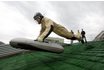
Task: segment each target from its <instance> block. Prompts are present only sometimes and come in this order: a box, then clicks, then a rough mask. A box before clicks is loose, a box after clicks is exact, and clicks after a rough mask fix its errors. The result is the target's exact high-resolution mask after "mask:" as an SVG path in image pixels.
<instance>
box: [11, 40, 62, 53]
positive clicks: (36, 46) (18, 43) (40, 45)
mask: <svg viewBox="0 0 104 70" xmlns="http://www.w3.org/2000/svg"><path fill="white" fill-rule="evenodd" d="M10 45H11V46H13V47H14V48H21V49H27V50H43V51H49V52H56V53H61V52H63V51H64V48H63V47H62V46H61V45H60V44H56V43H45V42H38V41H34V40H31V39H26V38H15V39H12V40H11V41H10Z"/></svg>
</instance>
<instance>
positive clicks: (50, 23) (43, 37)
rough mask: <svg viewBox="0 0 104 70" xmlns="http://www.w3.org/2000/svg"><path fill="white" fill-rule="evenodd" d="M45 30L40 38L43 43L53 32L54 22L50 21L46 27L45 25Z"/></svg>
mask: <svg viewBox="0 0 104 70" xmlns="http://www.w3.org/2000/svg"><path fill="white" fill-rule="evenodd" d="M45 27H46V28H45V30H44V31H43V32H42V33H41V34H40V36H39V37H38V41H43V40H44V39H45V38H46V37H47V35H49V34H50V31H51V27H52V22H51V21H49V22H48V23H47V24H46V25H45Z"/></svg>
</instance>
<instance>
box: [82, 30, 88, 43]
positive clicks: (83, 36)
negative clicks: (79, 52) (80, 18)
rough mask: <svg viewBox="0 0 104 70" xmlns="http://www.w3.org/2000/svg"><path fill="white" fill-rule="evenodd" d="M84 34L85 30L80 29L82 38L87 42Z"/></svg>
mask: <svg viewBox="0 0 104 70" xmlns="http://www.w3.org/2000/svg"><path fill="white" fill-rule="evenodd" d="M85 34H86V33H85V31H83V29H82V31H81V35H82V39H83V40H84V41H85V42H86V43H87V40H86V36H85Z"/></svg>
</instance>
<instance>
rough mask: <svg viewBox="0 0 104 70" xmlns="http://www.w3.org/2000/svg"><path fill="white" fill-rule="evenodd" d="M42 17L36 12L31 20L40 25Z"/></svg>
mask: <svg viewBox="0 0 104 70" xmlns="http://www.w3.org/2000/svg"><path fill="white" fill-rule="evenodd" d="M43 17H44V16H43V15H42V14H41V13H40V12H38V13H36V14H35V15H34V17H33V18H34V20H36V21H37V22H38V23H39V24H40V23H41V20H42V18H43Z"/></svg>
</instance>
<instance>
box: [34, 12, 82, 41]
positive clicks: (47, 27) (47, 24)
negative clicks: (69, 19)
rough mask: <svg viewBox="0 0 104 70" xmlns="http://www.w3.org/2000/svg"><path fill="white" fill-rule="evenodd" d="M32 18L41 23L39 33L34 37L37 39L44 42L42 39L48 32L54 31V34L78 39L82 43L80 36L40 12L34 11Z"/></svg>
mask: <svg viewBox="0 0 104 70" xmlns="http://www.w3.org/2000/svg"><path fill="white" fill-rule="evenodd" d="M33 18H34V20H36V21H37V22H38V24H41V30H40V34H39V36H38V38H37V39H36V40H37V41H40V42H44V40H45V39H46V38H47V37H48V36H49V35H50V33H51V32H54V33H55V34H57V35H59V36H61V37H64V38H66V39H70V40H78V41H81V42H82V43H83V41H82V38H80V37H78V36H77V35H74V34H73V33H72V32H71V31H70V32H69V31H68V30H67V29H66V28H65V27H63V26H62V25H60V24H57V23H56V22H54V21H52V20H51V19H49V18H47V17H45V16H43V15H42V14H41V13H40V12H38V13H36V14H35V15H34V17H33Z"/></svg>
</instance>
